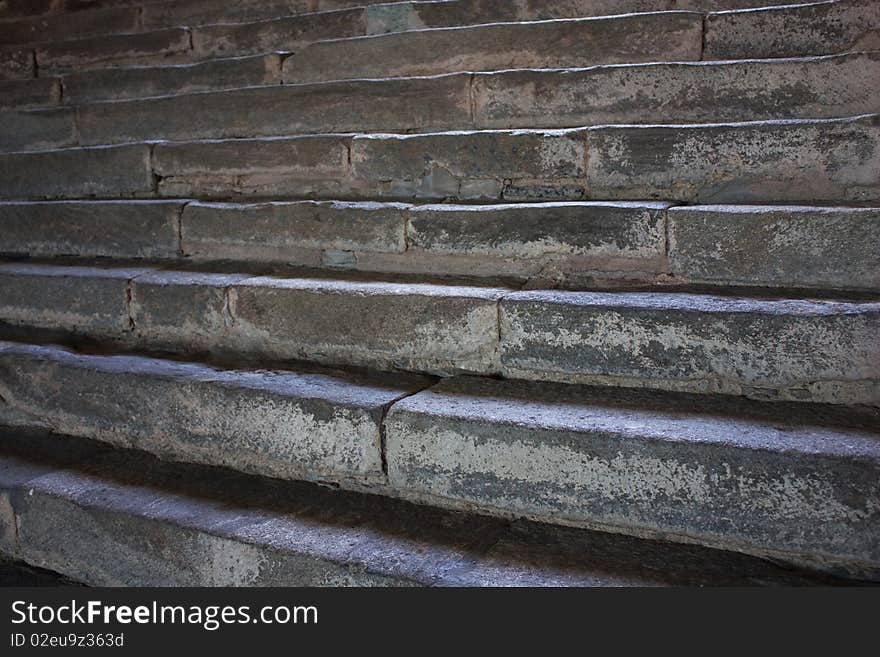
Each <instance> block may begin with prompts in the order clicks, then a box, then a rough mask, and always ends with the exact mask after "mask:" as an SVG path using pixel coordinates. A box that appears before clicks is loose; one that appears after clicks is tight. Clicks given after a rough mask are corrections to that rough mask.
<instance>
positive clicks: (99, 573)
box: [0, 432, 845, 586]
mask: <svg viewBox="0 0 880 657" xmlns="http://www.w3.org/2000/svg"><path fill="white" fill-rule="evenodd" d="M41 439H42V440H41ZM75 442H77V443H78V441H75V440H74V439H71V438H60V439H58V438H56V439H54V440H51V439H50V440H47V439H46V438H45V437H43V436H39V435H32V434H27V435H24V436H16V435H10V432H7V433H6V434H5V435H4V437H3V439H2V442H0V447H2V454H0V466H2V467H0V500H2V501H0V528H4V529H6V530H7V531H3V530H2V529H0V552H2V553H4V554H5V555H7V556H10V557H12V558H15V559H19V560H25V561H27V562H29V563H31V564H34V565H38V566H42V567H48V568H51V569H52V570H54V571H56V572H63V573H66V574H67V575H68V576H69V577H71V578H72V579H73V580H75V581H77V582H82V583H85V584H90V585H97V586H100V585H105V586H111V585H116V586H137V585H140V586H157V585H169V586H172V585H192V586H225V585H228V586H259V585H272V586H347V585H357V586H382V585H389V584H392V585H413V584H416V585H435V586H438V585H439V586H634V585H641V586H656V585H668V584H677V585H679V586H683V585H691V586H707V585H715V586H718V585H737V584H739V585H743V584H745V585H749V584H755V583H756V582H757V583H762V584H777V585H779V584H785V585H789V586H791V585H804V584H822V583H824V584H826V585H827V584H829V583H835V582H837V581H838V580H836V579H833V578H831V577H825V576H822V575H818V574H816V573H808V572H804V571H803V570H794V569H791V568H790V567H785V566H778V565H775V564H773V563H771V562H769V561H766V560H762V559H756V558H754V557H748V556H745V555H742V554H738V553H734V552H721V551H718V550H711V549H706V548H701V547H695V546H685V545H677V546H676V545H673V544H670V543H666V542H659V541H645V540H639V539H633V538H630V537H626V536H620V535H614V534H602V533H597V532H590V531H585V530H577V529H567V528H562V527H553V526H550V525H546V524H537V523H528V522H508V521H504V520H499V519H493V518H488V517H485V516H483V517H478V516H473V515H467V514H461V513H449V512H443V511H439V510H436V509H431V508H426V507H424V506H415V505H411V504H407V503H401V502H397V501H394V500H388V499H383V498H381V497H379V496H375V495H368V496H367V495H353V494H347V493H339V492H330V491H326V490H323V489H319V488H317V487H315V486H309V485H302V484H290V483H285V482H277V481H268V480H265V479H258V478H255V477H242V476H239V475H236V474H235V473H232V472H229V471H222V472H218V471H216V470H206V469H204V468H196V467H190V466H179V465H173V464H168V463H158V462H156V461H154V460H152V459H147V458H141V457H139V456H138V455H137V454H133V453H130V452H128V453H108V451H107V450H101V449H98V448H97V446H95V447H93V448H92V449H85V446H84V445H81V444H77V447H76V449H79V450H80V451H81V452H82V453H76V452H75V453H74V454H73V455H68V452H70V451H71V445H73V444H74V443H75ZM37 445H38V446H39V451H37V450H36V446H37ZM90 447H91V446H90ZM13 528H14V530H12V529H13ZM120 536H124V537H125V540H124V541H120V540H119V537H120ZM838 574H841V575H842V574H845V572H841V571H838Z"/></svg>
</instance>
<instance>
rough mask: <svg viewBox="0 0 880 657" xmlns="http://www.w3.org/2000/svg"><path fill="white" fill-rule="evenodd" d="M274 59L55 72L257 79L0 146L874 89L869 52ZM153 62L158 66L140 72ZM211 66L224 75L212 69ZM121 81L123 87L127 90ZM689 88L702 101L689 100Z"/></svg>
mask: <svg viewBox="0 0 880 657" xmlns="http://www.w3.org/2000/svg"><path fill="white" fill-rule="evenodd" d="M280 62H281V58H280V57H279V56H277V55H273V56H267V57H258V58H244V59H240V60H218V61H215V62H211V63H209V64H198V65H194V66H172V67H162V68H160V69H150V68H142V69H140V68H136V69H126V70H124V71H118V72H114V71H108V70H105V71H96V72H92V73H86V74H81V75H80V76H78V77H79V78H80V79H82V80H83V83H82V85H81V86H78V82H77V81H76V79H74V82H73V84H72V85H71V84H70V83H69V82H68V81H66V80H65V82H64V89H65V98H66V99H67V100H68V101H70V102H74V103H75V102H76V99H77V95H78V90H79V89H91V87H90V86H89V85H90V84H91V82H90V80H91V79H92V78H95V77H97V78H98V86H97V89H98V90H99V91H98V93H100V89H102V88H103V89H106V88H108V83H110V81H111V80H113V79H115V78H116V77H118V75H119V74H124V75H125V80H127V81H128V82H131V83H132V84H135V83H137V84H138V85H139V88H140V89H141V92H140V93H148V94H149V93H150V92H151V90H154V89H156V88H157V86H161V85H162V84H163V83H165V82H168V83H170V84H177V85H180V84H184V85H186V84H189V82H188V80H189V79H194V80H195V82H194V84H195V85H199V84H202V85H205V84H217V85H218V86H222V85H223V84H234V83H235V82H236V81H238V80H239V79H240V78H239V77H238V76H240V75H244V76H249V77H250V78H251V80H250V81H253V82H255V83H257V82H259V83H262V84H265V85H271V86H262V87H252V88H244V89H236V90H225V91H211V92H208V93H188V94H184V95H175V96H166V97H162V98H152V99H147V100H131V101H126V102H101V103H93V104H86V105H82V106H80V107H78V108H76V109H75V110H74V109H69V110H62V109H57V108H56V109H53V110H38V111H37V110H31V111H19V112H6V113H3V114H2V115H0V121H2V122H3V123H4V124H6V125H9V126H14V129H11V130H9V131H8V132H7V133H6V134H4V135H3V137H2V138H0V149H2V150H4V151H18V150H36V149H41V148H46V147H56V148H57V147H63V146H73V145H83V146H88V145H105V144H116V143H126V142H137V141H146V140H171V141H186V140H194V139H223V138H230V137H233V138H234V137H270V136H286V135H294V134H310V133H311V134H315V133H334V132H372V131H385V132H407V133H412V132H436V131H440V130H456V129H486V128H489V129H492V128H502V129H503V128H567V127H580V126H590V125H602V124H615V123H616V124H656V123H658V122H680V123H706V122H722V121H738V122H743V121H756V120H772V119H795V118H830V117H849V116H856V115H860V114H865V113H870V112H874V111H877V110H878V109H880V90H878V87H877V86H876V85H873V84H872V81H873V80H875V79H880V52H872V53H856V54H850V55H842V56H834V57H827V58H810V59H797V60H784V59H783V60H763V61H749V62H723V63H691V64H639V65H625V66H609V67H598V68H592V69H576V70H563V71H546V70H541V71H507V72H501V73H491V74H480V75H477V76H472V75H470V74H454V75H449V76H440V77H431V78H398V79H388V80H369V81H345V82H335V83H318V84H302V85H285V86H279V85H278V83H277V82H278V77H277V76H278V67H279V66H280ZM227 64H228V65H227ZM155 70H159V71H162V76H159V77H157V78H154V82H152V83H151V82H145V81H146V80H149V79H150V78H151V77H152V75H153V71H155ZM218 71H219V72H220V74H221V75H222V74H223V72H228V73H229V77H226V78H225V79H224V78H220V79H219V80H218V79H217V78H216V77H214V76H216V75H217V74H218ZM32 82H33V83H42V84H45V82H46V80H42V79H39V80H33V81H32ZM128 82H126V85H125V86H123V87H122V88H121V89H122V91H123V93H124V91H125V89H126V88H131V87H129V86H128ZM273 82H274V84H272V83H273ZM7 84H10V83H7ZM15 84H18V83H15ZM114 88H115V87H114ZM71 89H72V93H71V92H70V90H71ZM0 93H2V87H0ZM85 93H86V94H88V93H92V92H91V91H86V92H85ZM695 94H696V95H698V96H699V97H700V98H706V101H705V102H701V103H695V102H694V95H695ZM597 99H601V100H597Z"/></svg>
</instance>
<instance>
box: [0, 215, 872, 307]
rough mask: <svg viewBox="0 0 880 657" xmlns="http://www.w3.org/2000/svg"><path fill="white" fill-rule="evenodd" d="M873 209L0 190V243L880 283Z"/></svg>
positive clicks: (370, 268) (539, 273)
mask: <svg viewBox="0 0 880 657" xmlns="http://www.w3.org/2000/svg"><path fill="white" fill-rule="evenodd" d="M878 240H880V209H878V208H876V207H874V208H870V207H799V206H748V205H740V206H677V207H670V205H669V203H658V202H625V201H620V202H602V201H594V202H589V201H582V202H558V203H528V204H517V203H510V204H502V205H454V204H436V205H431V204H427V205H412V204H406V203H376V202H369V201H367V202H343V201H291V202H273V203H253V204H235V203H205V202H198V201H187V200H168V201H49V202H39V201H38V202H27V201H25V202H10V203H0V254H5V255H7V256H14V257H34V258H55V257H63V256H76V257H80V258H95V257H103V258H116V259H137V258H143V259H154V260H169V261H174V262H175V263H176V266H177V267H183V268H186V267H188V266H190V264H189V263H193V262H194V263H218V262H223V261H231V262H236V263H241V264H242V265H243V266H245V267H247V266H250V265H255V264H258V263H264V264H267V265H274V266H291V267H303V268H315V269H335V270H354V271H362V272H372V273H376V274H382V273H393V274H416V275H436V276H458V277H469V278H473V279H479V278H490V279H491V278H506V279H511V280H512V281H516V282H517V283H518V284H526V283H528V284H529V285H530V286H531V287H534V286H536V285H540V284H544V285H548V284H549V285H559V286H562V287H567V288H587V287H591V286H595V285H596V283H597V280H606V281H609V284H610V283H611V282H612V281H614V280H617V279H621V278H622V279H623V280H626V281H629V282H632V281H643V282H663V283H666V284H670V285H674V284H678V285H686V284H701V283H704V284H712V285H718V286H736V285H742V286H770V287H776V288H796V289H807V288H816V289H821V290H849V291H856V290H863V291H868V292H872V293H880V254H878V252H877V249H876V248H875V245H876V244H877V242H878Z"/></svg>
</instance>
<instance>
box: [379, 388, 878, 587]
mask: <svg viewBox="0 0 880 657" xmlns="http://www.w3.org/2000/svg"><path fill="white" fill-rule="evenodd" d="M785 410H786V409H782V408H780V409H778V410H777V411H776V413H777V415H776V416H770V417H763V418H760V417H750V416H749V415H748V413H749V410H748V408H746V407H745V406H744V405H742V404H740V406H739V407H728V408H726V409H725V408H724V406H723V405H720V406H719V404H716V403H710V404H707V405H706V406H704V407H701V404H700V402H699V401H697V400H694V399H688V398H682V399H680V400H679V401H677V402H676V401H675V400H674V399H670V398H653V399H652V398H650V397H649V398H647V401H646V400H645V399H642V398H640V396H639V394H633V395H627V394H621V393H614V394H612V393H610V392H608V391H607V390H600V389H586V390H581V389H577V388H572V387H570V386H547V385H538V384H523V383H515V382H502V381H489V380H481V379H467V378H465V379H452V380H447V381H444V382H442V383H440V384H439V385H437V386H435V387H434V388H432V389H430V390H428V391H425V392H422V393H419V394H417V395H414V396H411V397H408V398H406V399H404V400H402V401H400V402H398V403H397V404H395V405H394V406H393V407H392V409H391V412H390V413H389V415H388V420H387V424H388V427H387V431H386V435H387V438H386V440H387V443H386V444H387V449H388V457H387V458H388V475H389V479H390V483H391V485H392V486H396V487H400V488H401V489H403V490H406V491H410V492H411V493H413V494H416V495H423V496H427V498H428V499H431V500H443V502H441V503H445V504H450V503H452V504H455V503H458V504H461V505H464V506H466V507H467V508H473V507H474V506H476V507H479V508H484V509H492V510H494V511H495V512H499V511H500V512H503V513H508V514H514V515H517V516H527V517H532V518H537V519H541V520H545V521H550V522H563V523H572V524H584V525H588V526H593V527H600V528H611V529H613V528H625V531H628V532H632V531H636V532H638V531H643V532H645V533H648V534H653V535H662V536H677V537H679V538H683V539H685V540H688V541H694V540H696V541H700V542H704V543H708V544H710V545H715V546H719V547H725V548H728V549H737V550H739V549H746V550H748V551H752V552H758V553H765V554H769V555H780V554H783V555H785V554H786V553H787V554H788V556H789V558H791V556H793V555H803V554H810V555H812V556H813V557H814V558H817V559H820V560H826V561H827V562H832V563H834V562H838V563H840V562H850V563H851V567H854V568H855V569H856V570H862V571H868V570H876V568H877V565H878V564H880V551H878V546H880V540H878V539H880V534H878V527H880V523H878V520H880V518H878V508H880V505H878V501H880V487H878V485H877V470H878V465H880V442H878V439H877V435H876V433H873V432H870V431H866V430H856V429H852V428H843V429H840V428H829V427H823V426H821V425H820V426H814V425H812V424H811V420H812V418H811V417H810V416H809V414H807V415H801V414H800V413H798V412H797V411H794V412H791V409H788V410H789V414H787V415H786V414H785ZM731 411H733V414H731Z"/></svg>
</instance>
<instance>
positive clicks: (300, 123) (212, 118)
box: [77, 69, 471, 144]
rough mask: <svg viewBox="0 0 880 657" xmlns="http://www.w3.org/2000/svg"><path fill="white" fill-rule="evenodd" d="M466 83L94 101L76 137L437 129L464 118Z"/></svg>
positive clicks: (97, 140) (348, 85) (103, 139)
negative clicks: (107, 101) (109, 101)
mask: <svg viewBox="0 0 880 657" xmlns="http://www.w3.org/2000/svg"><path fill="white" fill-rule="evenodd" d="M145 70H149V69H145ZM469 91H470V78H469V76H466V75H461V76H451V77H441V78H431V79H410V80H388V81H376V82H345V83H328V84H317V85H285V86H279V85H276V86H269V87H261V88H250V89H239V90H232V91H218V92H213V93H195V94H188V95H182V96H169V97H164V98H154V99H148V100H133V101H129V102H115V103H97V104H93V105H86V106H84V107H81V108H79V110H78V114H77V120H78V128H79V131H80V135H81V139H82V143H83V144H111V143H119V142H127V141H145V140H148V139H170V140H188V139H222V138H230V137H233V138H234V137H264V136H265V137H270V136H284V135H295V134H301V133H306V134H308V133H318V134H320V133H332V132H360V131H363V132H370V131H375V130H386V131H397V132H406V131H424V130H425V129H427V128H432V129H435V130H442V129H454V128H460V127H462V126H467V125H469V124H470V122H471V119H470V92H469Z"/></svg>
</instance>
